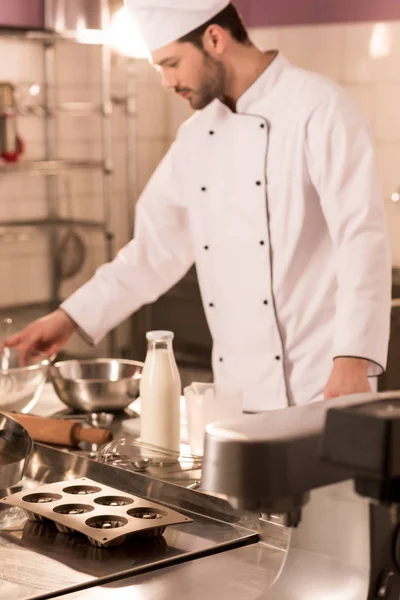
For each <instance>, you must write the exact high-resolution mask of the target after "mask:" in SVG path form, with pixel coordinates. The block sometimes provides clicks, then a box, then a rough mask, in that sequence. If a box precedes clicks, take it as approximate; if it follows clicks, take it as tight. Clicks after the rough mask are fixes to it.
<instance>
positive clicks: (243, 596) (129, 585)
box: [60, 544, 322, 600]
mask: <svg viewBox="0 0 400 600" xmlns="http://www.w3.org/2000/svg"><path fill="white" fill-rule="evenodd" d="M283 558H284V552H283V551H282V550H278V549H275V550H274V549H272V548H268V547H265V546H263V545H262V544H254V545H252V546H246V547H245V548H237V549H235V550H230V551H228V552H223V553H222V554H216V555H213V556H209V557H206V558H200V559H198V560H195V561H192V562H188V563H184V564H182V565H178V566H176V567H168V568H166V569H162V570H160V571H155V572H152V573H146V574H145V575H138V576H137V577H130V578H129V579H124V580H121V581H118V582H116V583H112V584H109V585H107V586H104V587H103V586H97V587H94V588H91V589H87V590H84V591H82V592H77V593H74V594H67V595H64V596H60V597H61V598H63V599H64V600H128V598H129V599H130V600H145V599H147V598H148V599H150V600H205V599H207V600H263V599H264V598H265V599H266V600H267V598H268V590H269V589H270V587H271V585H272V583H273V581H274V579H275V577H276V576H277V574H278V573H279V570H280V568H281V566H282V562H283ZM321 600H322V599H321Z"/></svg>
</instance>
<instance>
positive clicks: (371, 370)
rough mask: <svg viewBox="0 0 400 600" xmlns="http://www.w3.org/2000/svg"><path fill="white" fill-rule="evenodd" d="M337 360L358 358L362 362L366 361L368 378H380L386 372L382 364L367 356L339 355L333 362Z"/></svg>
mask: <svg viewBox="0 0 400 600" xmlns="http://www.w3.org/2000/svg"><path fill="white" fill-rule="evenodd" d="M336 358H358V359H360V360H366V361H367V362H368V373H367V376H368V377H378V376H379V375H382V374H383V373H384V372H385V367H383V366H382V365H381V364H380V363H378V362H376V361H375V360H372V359H371V358H367V357H366V356H354V355H349V354H338V355H337V356H335V357H334V358H333V360H335V359H336Z"/></svg>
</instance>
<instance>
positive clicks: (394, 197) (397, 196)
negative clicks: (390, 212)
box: [391, 192, 400, 202]
mask: <svg viewBox="0 0 400 600" xmlns="http://www.w3.org/2000/svg"><path fill="white" fill-rule="evenodd" d="M391 200H392V202H399V201H400V194H399V193H398V192H394V194H392V195H391Z"/></svg>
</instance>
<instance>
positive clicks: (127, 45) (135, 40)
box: [110, 6, 149, 58]
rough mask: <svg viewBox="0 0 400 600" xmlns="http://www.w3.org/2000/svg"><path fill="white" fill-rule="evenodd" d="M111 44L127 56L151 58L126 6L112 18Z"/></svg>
mask: <svg viewBox="0 0 400 600" xmlns="http://www.w3.org/2000/svg"><path fill="white" fill-rule="evenodd" d="M110 45H111V46H112V47H113V48H114V49H115V50H116V51H117V52H119V53H121V54H124V55H125V56H132V57H134V58H149V51H148V49H147V47H146V44H145V42H144V39H143V37H142V35H141V33H140V31H139V29H138V28H137V26H136V24H135V23H134V21H133V19H132V17H131V16H130V14H129V11H128V10H127V8H126V7H125V6H124V7H122V8H120V9H119V10H118V11H117V12H116V13H115V14H114V16H113V17H112V19H111V28H110Z"/></svg>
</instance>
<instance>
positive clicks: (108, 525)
mask: <svg viewBox="0 0 400 600" xmlns="http://www.w3.org/2000/svg"><path fill="white" fill-rule="evenodd" d="M0 502H2V503H4V504H8V505H10V506H18V507H19V508H22V509H24V511H25V512H26V515H27V517H28V519H30V520H31V521H49V522H53V523H54V524H55V526H56V527H57V529H58V531H60V532H61V533H69V534H76V533H81V534H83V535H85V536H86V538H87V539H88V540H89V542H90V543H91V544H93V545H94V546H99V547H101V548H109V547H111V546H120V545H122V544H124V543H125V542H127V541H128V540H130V541H133V540H135V539H136V540H137V539H138V538H140V537H157V536H160V535H162V534H163V533H164V530H165V528H166V527H167V526H168V525H177V524H179V523H188V522H191V521H192V519H190V518H189V517H186V516H185V515H182V514H180V513H178V512H176V511H174V510H171V509H170V508H167V507H165V506H160V505H159V504H155V503H154V502H149V501H148V500H146V499H144V498H140V497H138V496H133V495H132V494H126V493H125V492H121V491H120V490H118V489H115V488H111V487H109V486H106V485H103V484H101V483H97V482H96V481H92V480H90V479H87V478H86V477H82V478H80V479H73V480H70V481H59V482H57V483H51V484H47V485H42V486H40V487H38V488H35V489H33V490H32V489H29V490H23V491H22V492H18V493H17V494H12V495H11V496H6V497H5V498H2V499H0Z"/></svg>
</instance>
